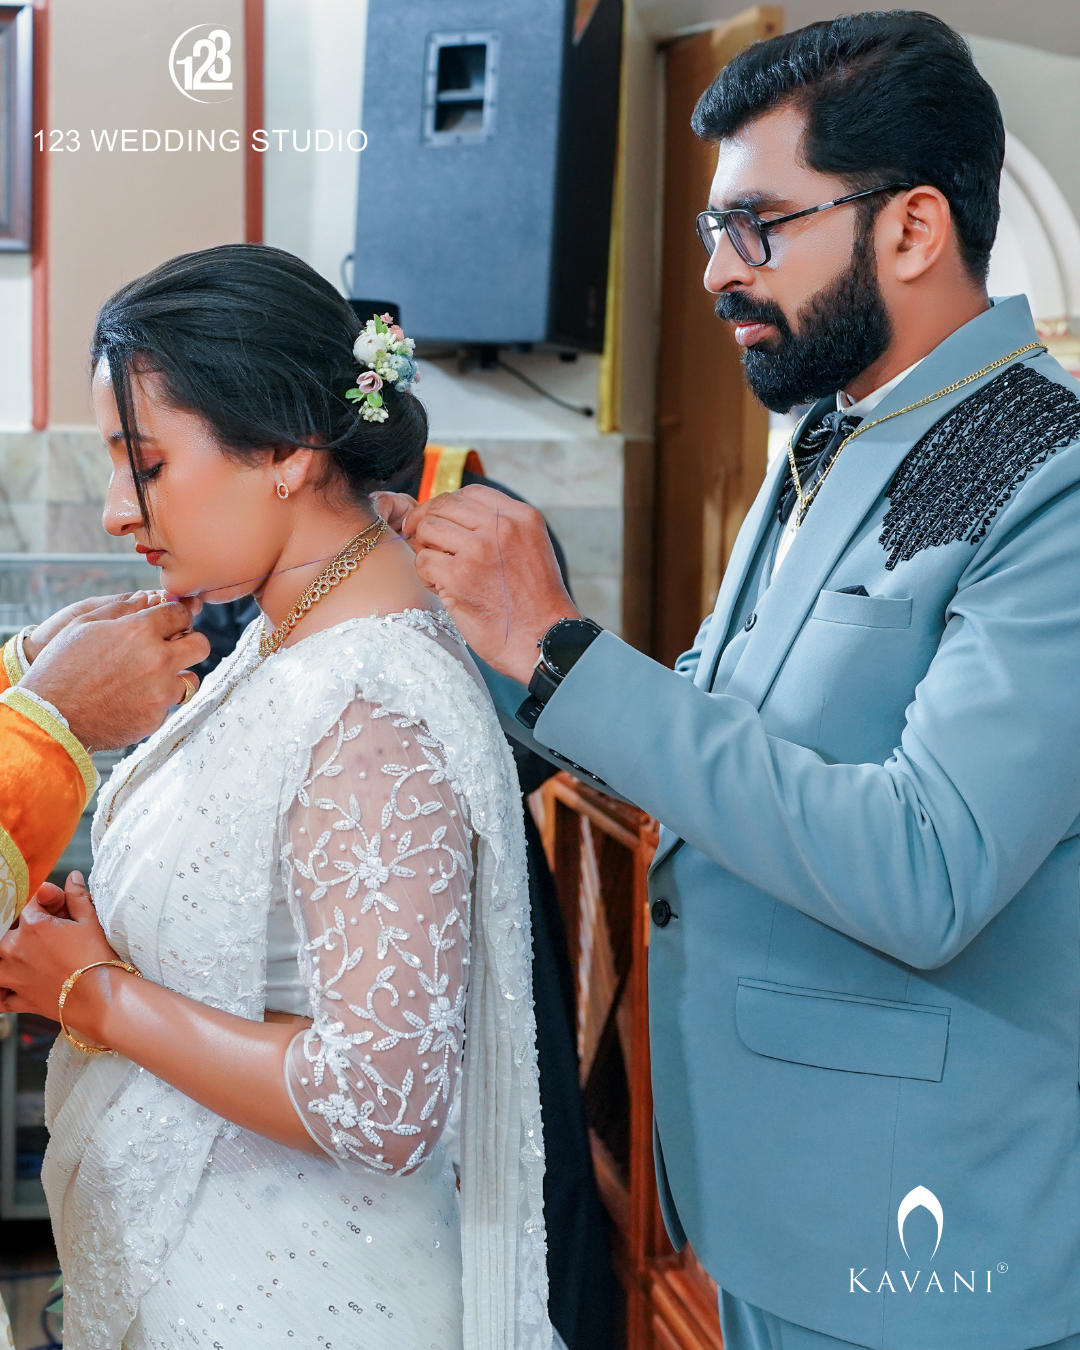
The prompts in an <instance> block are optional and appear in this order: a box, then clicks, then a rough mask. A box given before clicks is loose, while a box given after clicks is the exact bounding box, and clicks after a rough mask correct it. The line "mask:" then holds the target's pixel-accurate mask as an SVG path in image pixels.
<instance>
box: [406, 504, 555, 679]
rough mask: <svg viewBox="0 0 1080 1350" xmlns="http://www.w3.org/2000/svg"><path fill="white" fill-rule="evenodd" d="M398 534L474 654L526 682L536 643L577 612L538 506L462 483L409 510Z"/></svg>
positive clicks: (418, 573)
mask: <svg viewBox="0 0 1080 1350" xmlns="http://www.w3.org/2000/svg"><path fill="white" fill-rule="evenodd" d="M401 534H402V537H403V538H404V539H405V540H406V542H407V543H408V544H409V545H410V546H411V547H412V549H413V552H414V553H415V554H416V572H417V575H418V576H419V578H420V580H421V581H422V582H423V583H424V585H425V586H427V587H428V589H429V590H432V591H435V593H436V594H437V595H438V596H439V598H440V599H441V600H442V602H443V604H444V605H445V606H446V608H447V610H449V612H450V615H451V616H452V618H453V620H454V622H455V623H456V624H457V626H458V628H459V629H460V630H461V635H462V637H464V639H465V641H466V642H467V643H468V644H469V646H470V647H471V648H472V649H473V651H474V652H476V654H477V655H478V656H480V657H481V658H482V659H483V660H485V661H486V662H487V663H488V664H489V665H491V666H494V667H495V669H496V670H499V671H502V673H503V674H504V675H510V676H512V677H513V678H514V679H515V680H520V681H521V683H522V684H528V682H529V680H530V679H531V677H532V669H533V666H535V664H536V659H537V656H538V651H537V643H538V642H539V641H540V639H541V638H542V637H543V636H544V634H545V633H546V632H547V630H548V629H549V628H550V627H551V625H552V624H553V623H556V622H557V621H558V620H559V619H577V618H580V617H581V615H580V613H579V611H578V610H577V609H575V608H574V602H573V601H572V600H571V599H570V597H569V595H567V593H566V588H565V587H564V586H563V583H562V577H561V576H560V574H559V564H558V563H557V562H556V561H555V553H554V551H553V550H552V547H551V541H550V540H549V539H548V533H547V526H546V525H545V524H544V518H543V516H542V515H541V514H540V512H539V511H536V510H534V509H533V507H531V506H526V504H525V503H524V502H517V501H514V500H513V498H512V497H506V496H504V495H503V493H501V492H496V491H495V489H494V488H488V487H479V486H472V487H464V488H459V490H458V491H457V492H448V493H445V494H444V495H443V496H441V497H433V498H432V499H431V501H428V502H425V503H424V504H423V506H418V507H416V508H415V509H414V510H412V511H410V512H409V514H408V515H407V516H406V517H405V519H404V521H403V522H402V526H401Z"/></svg>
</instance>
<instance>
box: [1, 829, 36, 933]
mask: <svg viewBox="0 0 1080 1350" xmlns="http://www.w3.org/2000/svg"><path fill="white" fill-rule="evenodd" d="M29 899H30V871H29V869H28V868H27V866H26V859H25V858H24V857H23V855H22V854H21V853H20V852H19V849H18V846H17V845H16V843H15V840H14V839H12V837H11V835H10V834H8V832H7V830H5V829H4V827H3V826H2V825H0V928H7V927H10V925H11V924H12V922H13V921H14V920H15V919H17V918H18V916H19V915H20V914H21V913H22V908H23V906H24V905H25V904H26V902H27V900H29Z"/></svg>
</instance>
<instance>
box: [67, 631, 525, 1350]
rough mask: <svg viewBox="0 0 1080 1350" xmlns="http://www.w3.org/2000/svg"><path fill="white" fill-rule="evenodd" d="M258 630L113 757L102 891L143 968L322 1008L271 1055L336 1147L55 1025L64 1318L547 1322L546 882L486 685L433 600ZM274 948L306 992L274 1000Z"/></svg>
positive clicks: (101, 1349)
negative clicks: (219, 1104) (297, 634)
mask: <svg viewBox="0 0 1080 1350" xmlns="http://www.w3.org/2000/svg"><path fill="white" fill-rule="evenodd" d="M260 626H261V621H259V622H256V623H255V624H253V625H252V626H251V627H250V628H249V629H248V631H247V633H246V634H245V636H244V638H243V640H242V641H241V643H240V645H239V647H238V648H237V650H236V652H235V653H234V655H233V656H232V657H231V658H229V659H228V660H227V661H225V662H223V663H222V665H221V666H219V667H218V669H217V671H215V672H214V674H213V675H212V676H211V677H210V679H209V680H208V681H207V682H206V684H205V685H204V686H203V688H202V689H200V691H199V694H198V695H197V697H196V698H195V699H194V700H193V701H192V702H191V703H190V704H189V705H188V706H187V707H185V708H183V709H181V710H179V711H178V712H177V713H176V714H175V715H174V716H173V717H172V718H171V719H170V720H169V721H168V722H167V723H166V724H165V726H164V727H162V729H161V730H160V731H159V732H158V733H157V734H156V735H155V736H154V737H152V738H151V740H150V741H148V742H147V743H146V744H145V745H143V746H142V747H140V748H139V750H137V751H136V752H135V754H134V755H132V756H130V757H129V758H128V759H127V760H125V761H123V762H122V763H121V764H120V765H119V766H118V767H117V769H116V770H115V772H114V774H113V777H112V779H111V780H110V782H109V784H108V785H107V787H106V788H105V789H104V790H103V792H102V794H101V800H100V803H99V806H98V810H97V814H96V817H95V821H94V850H95V861H94V869H93V873H92V876H91V890H92V893H93V896H94V901H95V905H96V906H97V909H98V913H99V915H100V917H101V921H102V923H103V924H104V926H105V930H106V932H107V934H108V936H109V940H110V942H111V943H112V945H113V946H114V947H115V949H116V950H117V952H118V953H119V954H120V956H121V957H123V958H124V959H125V960H128V961H131V962H133V963H134V964H136V965H137V966H138V967H139V968H140V970H141V971H142V972H143V975H144V977H145V978H147V979H151V980H155V981H157V982H158V983H160V984H163V985H165V986H166V987H168V988H170V989H174V990H177V991H178V992H180V993H183V994H185V995H187V996H188V997H190V998H194V999H197V1000H200V1001H201V1002H204V1003H207V1004H210V1005H212V1006H214V1007H218V1008H222V1009H225V1010H226V1011H228V1012H231V1013H234V1014H236V1015H237V1016H241V1017H248V1018H253V1019H261V1018H262V1016H263V1013H264V1011H265V1010H266V1008H267V1007H268V1006H271V1007H272V1006H275V1005H277V1006H278V1007H279V1010H281V1011H294V1012H303V1013H305V1014H306V1015H307V1016H309V1017H310V1018H311V1019H312V1025H311V1028H310V1029H309V1030H301V1031H300V1032H299V1033H298V1034H297V1036H296V1037H295V1038H294V1040H293V1042H292V1044H291V1046H290V1048H289V1052H288V1055H287V1057H286V1064H285V1069H284V1072H285V1075H286V1081H287V1084H288V1088H289V1092H290V1095H291V1098H292V1101H293V1104H294V1105H295V1107H296V1109H297V1111H298V1113H299V1114H300V1118H301V1119H302V1120H303V1122H304V1124H305V1126H306V1127H307V1129H308V1131H309V1133H310V1134H311V1135H312V1138H313V1139H314V1141H315V1142H316V1143H317V1144H318V1146H319V1148H320V1150H321V1152H320V1153H318V1154H310V1153H305V1152H301V1151H299V1150H293V1149H289V1148H286V1147H283V1146H280V1145H277V1144H274V1143H271V1142H270V1141H268V1140H266V1139H264V1138H262V1137H260V1136H258V1135H255V1134H252V1133H250V1132H248V1131H244V1130H240V1129H238V1128H237V1127H236V1126H234V1125H230V1124H229V1123H228V1122H227V1121H225V1120H222V1119H221V1118H220V1117H218V1116H216V1115H215V1114H214V1113H212V1112H211V1111H208V1110H206V1109H205V1108H203V1107H202V1106H200V1105H198V1104H197V1103H196V1102H194V1101H193V1100H191V1099H190V1098H188V1097H186V1096H185V1095H184V1094H183V1093H181V1092H179V1091H177V1090H176V1089H174V1088H172V1087H170V1086H169V1085H168V1084H166V1083H164V1082H162V1081H161V1080H159V1079H157V1078H155V1077H154V1076H153V1075H151V1074H150V1073H147V1072H144V1071H143V1070H142V1069H140V1068H139V1067H138V1066H136V1065H134V1064H132V1063H131V1062H130V1061H128V1060H125V1059H123V1058H109V1057H106V1056H100V1057H94V1058H87V1057H85V1056H83V1055H81V1054H80V1053H79V1052H78V1051H76V1050H74V1049H73V1048H72V1047H71V1046H70V1045H68V1044H67V1043H66V1042H64V1041H59V1042H57V1045H56V1048H55V1049H54V1051H53V1055H52V1058H51V1060H50V1068H49V1079H48V1086H47V1100H46V1108H47V1118H48V1123H49V1127H50V1130H51V1131H52V1138H51V1142H50V1146H49V1151H48V1154H47V1155H46V1161H45V1168H44V1172H43V1180H44V1183H45V1188H46V1193H47V1195H48V1199H49V1206H50V1211H51V1214H52V1219H53V1226H54V1229H55V1232H56V1238H57V1244H58V1250H59V1254H60V1260H61V1265H62V1267H63V1271H64V1319H65V1326H64V1335H65V1346H66V1347H68V1348H69V1350H120V1347H121V1346H123V1347H126V1350H149V1348H150V1347H161V1348H162V1350H165V1348H166V1347H167V1350H175V1348H176V1347H180V1346H198V1347H203V1346H205V1347H227V1350H270V1348H276V1347H279V1346H281V1347H284V1346H290V1345H291V1346H299V1345H304V1346H305V1347H307V1346H320V1347H325V1350H333V1347H340V1348H341V1350H345V1347H349V1348H350V1350H351V1348H353V1347H361V1346H362V1347H363V1348H364V1350H460V1348H461V1347H463V1346H467V1347H469V1350H548V1347H549V1346H550V1344H551V1327H550V1324H549V1322H548V1319H547V1311H546V1309H547V1276H546V1268H545V1238H544V1223H543V1172H544V1152H543V1140H542V1133H541V1124H540V1104H539V1091H538V1082H537V1069H536V1050H535V1035H534V1020H533V1008H532V986H531V939H530V928H529V901H528V884H527V876H526V865H525V852H524V837H523V831H522V822H521V814H520V812H521V807H520V796H519V794H518V791H517V782H516V777H515V773H514V766H513V760H512V757H511V755H510V751H509V749H508V747H507V745H506V742H505V740H504V739H503V736H502V733H501V731H500V729H499V726H498V722H497V719H496V717H495V713H494V710H493V709H492V707H491V704H490V701H489V700H488V697H487V694H486V692H485V691H484V690H483V689H482V688H480V687H478V685H477V682H476V681H475V679H474V678H473V676H472V675H471V674H470V673H469V671H468V669H467V668H466V665H465V664H464V661H465V659H466V658H465V656H464V651H463V648H462V647H461V646H460V639H459V638H458V637H457V635H456V631H455V630H454V629H453V626H452V624H450V623H449V621H448V620H446V619H445V618H444V617H436V616H435V615H432V614H429V613H427V612H426V611H409V612H408V613H406V614H403V615H396V616H393V617H391V618H387V619H378V618H371V619H355V620H351V621H349V622H347V623H343V624H340V625H338V626H336V627H334V628H332V629H328V630H325V631H324V632H321V633H317V634H314V635H313V636H312V637H310V638H307V639H306V640H304V641H302V642H300V643H297V644H296V645H295V646H293V647H290V648H287V649H285V650H283V651H281V652H279V653H277V654H276V655H274V656H272V657H270V658H269V659H267V660H265V661H263V660H261V659H260V657H259V651H258V636H259V630H260ZM275 935H276V936H275ZM290 936H291V937H292V941H293V947H292V949H291V950H294V951H296V953H297V956H296V958H295V959H293V958H291V957H290V955H289V952H290V948H289V943H288V938H289V937H290ZM283 943H284V948H283ZM282 950H284V952H285V956H284V957H283V956H282ZM283 964H284V965H285V966H286V967H290V966H291V969H292V972H293V980H292V986H293V987H294V988H295V990H296V991H297V993H296V997H298V998H300V999H301V1001H302V1006H292V1007H285V1008H281V1007H280V1001H281V1000H282V999H285V1000H286V1001H287V999H288V998H289V997H291V995H289V994H288V993H287V992H286V993H282V992H281V991H282V990H286V991H287V989H288V987H289V982H288V980H282V979H281V969H282V965H283ZM268 969H269V970H270V971H271V972H272V974H271V977H270V990H271V994H270V998H271V1002H270V1003H269V1004H268V1002H267V997H268V995H267V989H268ZM466 1033H467V1034H466ZM455 1099H457V1100H459V1101H460V1106H461V1140H460V1149H461V1162H460V1170H461V1185H460V1193H459V1191H458V1187H457V1179H456V1176H455V1173H454V1170H453V1168H452V1166H451V1164H450V1161H449V1159H448V1157H447V1153H446V1150H445V1148H444V1146H443V1143H444V1136H443V1131H444V1126H445V1125H446V1122H447V1120H448V1117H449V1116H450V1113H451V1110H452V1108H453V1106H454V1103H455Z"/></svg>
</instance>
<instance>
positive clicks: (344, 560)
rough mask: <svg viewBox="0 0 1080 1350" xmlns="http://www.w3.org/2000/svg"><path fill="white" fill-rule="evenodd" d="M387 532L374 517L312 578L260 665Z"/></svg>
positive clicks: (263, 644) (263, 648) (264, 641)
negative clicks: (370, 522)
mask: <svg viewBox="0 0 1080 1350" xmlns="http://www.w3.org/2000/svg"><path fill="white" fill-rule="evenodd" d="M389 528H390V527H389V525H388V524H387V523H386V521H385V520H383V518H382V517H381V516H377V517H376V519H375V521H374V522H373V523H372V524H371V525H368V526H366V527H365V528H364V529H362V530H361V531H360V533H359V534H356V535H354V536H353V537H352V538H351V539H350V540H349V542H348V543H347V544H346V545H345V547H344V548H343V549H341V550H340V551H339V552H338V553H336V554H335V555H334V557H333V558H331V559H330V562H329V563H328V564H327V566H326V567H324V568H323V570H322V571H321V572H320V573H319V575H318V576H317V577H316V578H315V580H314V581H313V582H312V583H311V585H310V586H308V588H307V589H306V590H305V591H304V592H303V594H302V595H301V596H300V599H299V600H297V602H296V604H295V605H293V607H292V609H290V610H289V612H288V614H286V616H285V618H284V619H283V620H282V621H281V623H280V624H278V626H277V627H276V628H275V629H274V630H273V632H272V633H270V635H269V637H268V636H267V635H266V634H265V633H263V634H262V635H261V636H260V638H259V657H260V663H261V661H264V660H265V659H266V658H267V657H268V656H273V654H274V653H275V652H276V651H280V649H281V645H282V643H283V642H284V641H285V639H286V638H287V637H288V636H289V634H290V633H291V632H292V630H293V629H294V628H295V627H296V625H297V624H298V623H299V622H300V619H301V618H302V617H303V615H305V614H306V613H307V612H308V610H309V609H310V608H311V607H312V605H314V604H316V603H317V602H318V601H319V600H321V599H322V598H323V596H324V595H326V594H327V592H329V591H331V590H332V589H333V588H334V587H335V586H337V585H338V584H339V583H340V582H342V581H344V580H345V578H346V577H347V576H348V575H349V574H350V573H351V572H355V571H356V569H357V568H358V567H359V566H360V564H361V563H362V562H363V561H364V559H365V558H366V557H367V555H368V554H369V553H370V552H371V550H372V549H373V548H374V547H375V545H376V544H377V543H378V542H379V540H380V539H381V538H382V537H383V535H384V534H385V533H386V531H387V530H388V529H389ZM372 530H374V531H375V533H374V534H373V535H371V538H370V539H365V537H364V536H365V535H367V534H369V533H370V532H371V531H372ZM257 669H258V665H255V666H252V668H251V669H250V670H246V671H245V672H244V674H243V675H241V676H240V678H239V679H238V680H237V681H236V682H235V684H232V685H230V686H229V688H228V689H226V691H225V693H224V695H223V696H222V697H221V698H220V699H219V700H218V701H217V703H216V704H215V705H214V707H213V709H212V710H211V711H210V713H209V715H208V716H209V717H213V716H214V715H215V714H216V713H217V712H218V711H219V710H220V709H221V708H223V707H224V706H225V704H226V703H228V701H229V699H230V698H232V696H233V694H234V693H235V692H236V691H237V689H239V688H240V686H241V685H242V684H243V683H244V681H245V680H246V679H247V678H248V676H249V675H253V674H254V673H255V671H256V670H257ZM207 720H208V719H207V718H205V717H204V718H203V719H202V721H201V722H200V723H199V726H202V725H203V724H204V723H205V722H206V721H207ZM197 729H198V728H196V727H192V728H191V729H189V730H188V731H186V732H185V733H184V734H183V736H181V737H180V739H179V740H177V741H174V742H173V743H172V745H170V746H169V749H168V751H167V752H166V755H165V758H166V759H168V758H169V756H170V755H172V754H173V753H174V752H175V751H177V750H179V748H180V747H181V746H182V745H183V744H184V742H185V741H186V740H187V739H188V737H189V736H190V735H192V733H193V732H194V731H196V730H197ZM140 767H141V765H140V764H135V765H133V766H132V769H131V772H130V773H129V774H128V776H127V777H126V778H125V779H124V781H123V782H122V783H121V784H120V786H119V787H118V788H117V790H116V791H115V792H114V793H113V798H112V801H111V802H110V803H109V814H108V816H107V817H106V819H105V829H106V830H107V829H108V828H109V826H110V825H111V824H112V819H113V812H114V811H115V810H116V803H117V801H118V800H119V798H120V796H121V794H122V793H123V792H124V790H125V788H126V787H127V785H128V784H129V783H130V782H131V780H132V779H133V778H134V777H135V774H136V773H137V772H138V770H139V768H140Z"/></svg>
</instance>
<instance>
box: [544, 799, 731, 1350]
mask: <svg viewBox="0 0 1080 1350" xmlns="http://www.w3.org/2000/svg"><path fill="white" fill-rule="evenodd" d="M530 804H531V805H532V808H533V810H534V811H535V814H536V816H537V819H538V821H539V823H540V828H541V833H542V835H543V839H544V846H545V849H546V850H547V854H548V858H549V860H550V861H551V862H552V864H553V871H554V872H555V875H556V886H557V887H558V889H559V901H560V905H561V907H562V910H563V913H564V914H565V915H567V916H568V923H567V926H568V928H571V918H572V924H573V927H572V931H573V933H574V937H573V939H572V942H573V949H572V951H571V960H572V962H573V965H574V968H575V971H576V972H577V981H576V994H577V997H578V1000H579V1030H580V1032H581V1035H580V1038H579V1056H580V1062H581V1073H582V1082H583V1085H584V1098H585V1111H586V1116H587V1118H588V1121H589V1130H590V1142H591V1145H592V1154H593V1165H594V1167H595V1170H596V1177H597V1182H598V1185H599V1188H600V1194H601V1197H602V1198H603V1200H604V1204H605V1205H606V1207H607V1210H608V1213H609V1214H610V1215H611V1219H612V1224H613V1228H614V1238H613V1243H612V1255H613V1261H614V1266H615V1271H616V1274H617V1275H618V1277H619V1280H620V1281H621V1282H622V1285H623V1288H624V1290H625V1291H626V1304H627V1306H626V1332H627V1338H626V1344H627V1348H628V1350H721V1342H720V1327H719V1317H718V1314H717V1308H716V1286H715V1285H714V1284H713V1282H712V1281H711V1280H710V1279H709V1277H708V1275H706V1273H705V1272H704V1271H703V1270H702V1269H701V1267H700V1266H699V1265H698V1263H697V1262H696V1261H695V1260H694V1257H693V1254H692V1253H691V1252H689V1251H684V1252H682V1253H680V1254H678V1255H676V1254H675V1252H674V1251H673V1250H672V1248H671V1245H670V1243H669V1242H668V1240H667V1236H666V1234H665V1232H664V1227H663V1222H662V1220H661V1217H660V1207H659V1202H658V1200H657V1195H656V1179H655V1176H654V1174H653V1160H652V1089H651V1084H650V1067H649V1020H648V1019H649V989H648V954H649V897H648V884H647V881H648V870H649V864H650V863H651V861H652V858H653V854H654V853H655V851H656V843H657V837H658V827H657V824H656V821H654V820H652V819H650V818H649V817H648V816H646V815H645V814H644V812H642V811H639V810H637V809H636V808H634V807H631V806H627V805H625V803H622V802H616V801H613V800H612V799H611V798H609V797H606V796H605V795H604V794H603V793H601V792H597V791H596V790H595V789H594V788H590V787H586V786H585V785H584V784H582V783H579V782H577V781H576V780H575V779H573V778H571V777H569V776H568V775H566V774H558V775H557V776H556V777H555V778H552V779H550V780H549V781H548V782H547V783H546V784H545V785H544V787H543V788H542V789H541V790H540V792H539V793H538V794H536V796H535V798H534V799H531V802H530Z"/></svg>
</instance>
